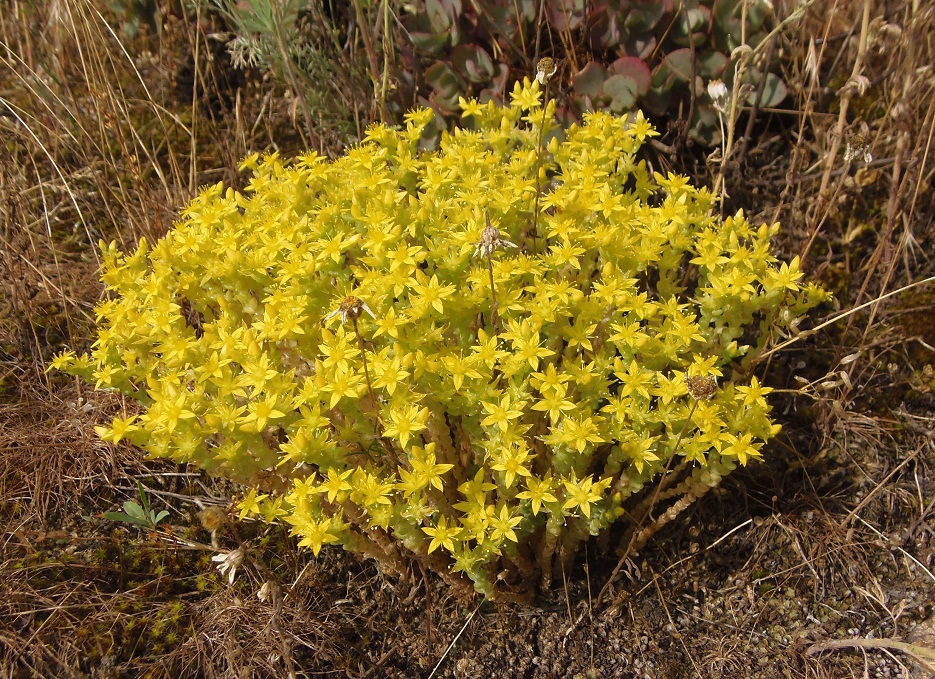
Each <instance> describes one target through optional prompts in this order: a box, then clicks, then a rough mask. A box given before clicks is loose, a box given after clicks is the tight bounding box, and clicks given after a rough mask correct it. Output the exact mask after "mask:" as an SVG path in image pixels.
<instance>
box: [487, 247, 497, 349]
mask: <svg viewBox="0 0 935 679" xmlns="http://www.w3.org/2000/svg"><path fill="white" fill-rule="evenodd" d="M487 273H488V274H490V299H491V302H492V303H491V305H490V326H491V328H493V334H494V335H497V334H498V331H497V289H496V288H495V287H494V284H493V259H492V253H489V252H488V253H487Z"/></svg>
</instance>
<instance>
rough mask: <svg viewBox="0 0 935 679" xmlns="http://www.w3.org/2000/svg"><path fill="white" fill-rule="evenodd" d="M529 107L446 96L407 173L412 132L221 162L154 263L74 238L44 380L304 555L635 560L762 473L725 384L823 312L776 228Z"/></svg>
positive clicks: (488, 590)
mask: <svg viewBox="0 0 935 679" xmlns="http://www.w3.org/2000/svg"><path fill="white" fill-rule="evenodd" d="M542 99H543V97H542V93H541V90H540V85H539V83H537V82H532V83H530V82H528V81H527V82H525V83H524V84H522V85H521V84H517V86H516V87H515V88H514V90H513V93H512V98H511V104H510V105H509V106H508V107H498V106H496V105H494V104H493V103H488V104H480V103H478V102H477V101H473V100H472V101H462V108H463V116H464V118H467V119H470V121H471V126H472V129H458V130H455V131H454V133H453V134H450V135H445V136H443V138H442V140H441V143H440V148H439V149H438V150H437V151H433V152H430V151H426V150H423V149H422V147H421V146H420V138H421V136H422V132H423V128H424V127H425V126H426V125H427V124H428V123H429V122H430V121H431V119H432V116H433V114H432V112H431V111H430V110H418V111H414V112H412V113H410V114H409V115H408V117H407V121H406V125H405V127H404V128H403V129H398V130H397V129H390V128H388V127H386V126H382V125H375V126H373V127H371V128H370V129H369V131H368V134H367V136H366V139H365V141H364V142H363V143H362V144H361V145H360V146H358V147H356V148H353V149H351V150H349V151H348V152H347V153H346V155H344V156H343V157H341V158H339V159H337V160H335V161H333V162H332V161H328V160H326V159H325V158H323V157H321V156H318V155H316V154H315V153H309V154H307V155H305V156H302V157H300V158H298V159H297V160H296V161H295V162H294V163H291V164H287V163H284V162H282V161H281V159H280V158H279V157H277V156H276V155H271V156H266V157H264V158H259V157H258V156H252V157H250V158H248V159H247V160H246V161H244V163H243V168H242V169H249V170H251V171H252V179H251V180H250V183H249V185H248V186H247V188H246V189H245V190H244V191H243V192H237V191H234V190H233V189H230V188H227V189H225V188H224V187H223V186H221V185H220V184H219V185H216V186H211V187H208V188H205V189H204V190H202V191H201V193H200V195H199V196H198V197H197V198H196V199H195V200H194V201H193V202H192V203H191V205H189V206H188V207H187V208H186V209H185V210H184V211H183V212H182V218H181V221H180V222H179V223H178V224H177V225H176V226H175V228H174V229H173V230H172V231H171V232H170V233H168V234H167V235H166V236H165V238H163V239H162V240H160V241H159V242H158V243H156V244H154V245H153V246H150V245H149V244H147V243H146V242H145V241H141V242H140V244H139V247H138V248H137V250H136V251H135V252H133V253H130V254H122V253H120V252H119V251H118V250H117V247H116V245H115V244H114V243H111V244H109V245H104V244H103V243H102V247H103V251H104V259H105V263H104V267H103V274H102V277H103V281H104V283H105V284H106V287H107V291H108V292H109V295H108V296H107V299H105V301H103V302H101V303H100V305H99V306H98V308H97V318H98V322H99V326H100V327H99V332H98V337H97V340H96V341H95V342H94V344H93V348H92V351H91V353H90V354H89V355H83V356H76V355H75V354H74V353H72V352H65V353H64V354H62V355H60V356H59V357H57V359H56V361H55V366H56V367H59V368H64V369H66V370H68V371H70V372H72V373H74V374H78V375H82V376H84V377H86V378H87V379H88V380H90V381H92V382H93V383H94V385H95V387H96V388H98V389H116V390H120V391H121V392H123V393H124V394H127V395H129V396H131V397H133V398H134V399H136V400H137V401H139V402H140V403H141V404H142V412H141V414H140V415H138V416H133V417H128V418H118V419H115V420H114V421H113V423H112V424H111V426H110V427H106V428H100V430H99V433H100V434H101V435H102V436H103V438H104V439H106V440H108V441H112V442H118V441H120V440H122V439H127V440H129V441H131V442H133V443H136V444H138V445H140V446H142V447H144V448H145V449H146V450H148V451H149V452H150V453H151V454H152V455H153V456H157V457H167V458H171V459H172V460H176V461H178V462H191V463H194V464H197V465H199V466H201V467H203V468H204V469H206V470H208V471H209V472H211V473H214V474H221V475H224V476H226V477H230V478H232V479H235V480H238V481H241V482H243V483H246V484H249V486H250V487H251V490H250V491H249V493H248V494H247V495H246V497H245V498H244V499H243V501H242V502H241V503H240V509H241V517H246V516H253V515H255V516H260V517H262V518H264V519H265V520H268V521H276V520H280V521H285V522H287V523H288V524H290V525H291V526H292V530H293V532H294V533H295V534H296V535H297V536H299V537H300V538H301V542H300V544H301V545H302V546H305V547H309V548H311V549H312V550H313V551H314V552H315V554H318V552H319V550H320V549H321V548H322V546H323V545H325V544H329V543H334V544H340V545H342V546H344V547H345V548H347V549H350V550H353V551H355V552H358V553H361V554H364V555H367V556H370V557H373V558H376V559H378V560H379V561H380V562H382V563H383V564H384V565H385V566H387V567H388V568H391V569H396V570H400V571H401V570H402V569H404V568H406V567H407V563H408V560H409V559H413V558H414V559H417V560H419V561H421V562H422V563H423V564H424V565H425V566H427V567H430V568H432V569H434V570H435V571H437V572H438V573H440V574H441V575H442V576H443V577H444V578H446V579H447V580H448V581H449V582H451V583H452V584H455V585H462V586H464V585H470V584H473V586H474V587H475V588H476V589H477V591H479V592H482V593H483V594H485V595H488V596H497V595H504V594H509V593H514V594H515V593H516V592H517V591H518V590H521V589H525V588H526V587H527V585H526V583H530V582H532V583H535V582H536V581H539V582H541V583H543V584H544V585H546V586H547V585H548V583H549V581H550V578H551V573H552V571H553V569H554V567H555V565H556V560H557V559H559V558H563V557H564V558H569V557H570V556H571V555H572V554H574V552H575V550H576V548H577V547H578V546H579V545H580V544H581V543H582V541H584V540H587V539H588V538H589V536H598V535H603V536H604V538H605V540H606V539H607V538H608V537H609V536H610V532H611V529H612V528H613V527H615V526H619V527H620V530H619V532H620V534H621V535H620V538H621V539H623V540H624V541H625V544H630V545H636V546H637V547H638V546H639V545H641V544H642V543H643V542H645V539H646V538H648V536H649V535H650V534H651V533H652V532H653V531H654V530H656V529H657V528H658V527H660V526H661V525H662V524H664V523H665V522H667V521H668V520H670V519H671V518H672V517H674V516H675V515H676V514H677V513H678V512H679V511H681V510H682V509H684V508H685V507H686V506H688V505H689V504H691V502H692V501H694V500H695V499H696V498H698V497H700V496H701V495H702V494H704V493H705V492H706V491H708V490H709V489H710V488H713V487H715V486H717V484H718V483H719V481H720V480H721V478H722V477H723V476H724V475H725V474H727V473H729V472H730V471H732V470H733V469H734V468H735V467H736V466H737V465H738V464H739V465H745V464H747V463H748V462H749V461H750V460H753V459H756V458H759V457H760V455H761V446H762V445H763V443H764V442H765V441H766V440H767V439H769V438H770V437H771V436H773V435H774V434H776V432H777V431H778V429H779V427H778V426H777V425H775V424H774V423H773V422H772V421H771V420H770V417H769V412H770V406H769V404H768V403H767V400H766V396H767V394H768V392H769V391H770V389H768V388H766V387H763V386H762V385H761V384H760V383H759V382H758V381H757V379H756V378H755V377H748V376H747V375H749V368H750V366H751V365H752V364H753V362H754V361H755V360H756V358H757V356H758V355H759V354H760V353H762V351H763V349H764V346H765V345H766V343H767V342H768V341H769V339H770V337H771V336H772V335H773V334H774V333H777V332H782V330H783V329H784V328H790V326H793V325H794V324H795V322H796V321H797V319H798V318H799V316H800V315H801V314H802V313H803V312H805V311H806V310H808V309H809V308H810V307H812V306H814V305H815V304H817V303H818V302H819V301H821V300H822V299H824V298H825V293H824V292H823V291H822V290H821V289H819V288H817V287H815V286H814V285H808V286H802V285H800V283H799V282H798V281H799V279H800V277H801V273H800V272H799V270H798V262H797V261H795V260H793V261H792V262H791V263H788V264H786V263H783V264H780V263H779V262H778V261H777V260H776V258H775V257H774V256H773V255H772V254H770V238H771V236H773V235H774V234H775V233H776V231H777V229H778V225H773V226H766V225H763V226H759V227H754V226H752V225H751V224H749V223H748V222H747V221H746V220H745V219H744V216H743V214H742V213H739V214H737V215H735V216H733V217H730V218H727V219H724V220H721V219H719V218H716V217H713V216H712V207H713V201H714V199H713V197H712V195H711V193H710V192H709V191H707V190H705V189H697V188H694V187H692V186H690V185H689V184H688V182H687V180H686V179H685V178H684V177H679V176H673V175H670V176H662V175H660V174H654V175H650V173H649V171H648V170H647V168H646V165H645V164H644V163H643V162H638V161H637V151H638V150H639V148H640V146H641V144H643V143H644V141H645V140H646V139H647V138H648V137H650V136H651V135H653V134H655V132H654V131H653V130H652V129H651V127H650V126H649V124H648V123H647V121H646V120H645V119H644V118H643V117H642V116H641V115H636V116H635V117H633V118H632V119H631V120H629V121H628V120H626V119H623V118H616V117H612V116H610V115H607V114H604V113H594V114H590V115H589V116H588V117H587V118H586V120H585V121H584V123H583V124H582V125H581V126H573V127H571V128H570V129H568V130H567V131H565V132H563V133H560V132H559V131H558V130H556V129H554V123H553V122H551V121H552V110H553V107H554V103H553V102H547V103H546V110H544V111H543V102H542ZM716 378H722V379H721V381H720V384H718V383H717V382H716V381H715V380H716ZM656 503H658V505H659V506H658V507H657V508H656V509H655V510H654V515H655V516H656V517H658V518H655V519H653V518H651V517H650V516H649V513H650V512H649V510H650V509H651V508H652V506H653V505H654V504H656Z"/></svg>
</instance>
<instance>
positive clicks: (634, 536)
mask: <svg viewBox="0 0 935 679" xmlns="http://www.w3.org/2000/svg"><path fill="white" fill-rule="evenodd" d="M697 407H698V401H697V400H693V401H692V407H691V410H689V411H688V417H687V418H686V419H685V423H684V424H683V425H682V429H681V431H679V435H678V437H677V438H676V439H675V447H674V448H673V449H672V455H670V456H669V459H668V461H667V462H666V466H665V469H663V471H662V478H665V476H666V474H668V473H669V465H671V464H672V460H673V459H675V454H676V453H677V452H678V450H679V444H680V443H681V442H682V437H683V436H684V435H685V432H686V431H687V430H688V425H689V424H690V423H691V421H692V415H694V414H695V409H696V408H697ZM661 489H662V479H660V481H659V483H657V484H656V489H655V492H654V493H653V496H652V499H651V500H650V501H649V507H647V508H646V513H645V514H644V515H643V516H641V517H640V520H639V523H638V524H637V526H636V527H634V529H633V534H632V535H631V536H630V542H629V543H628V544H627V548H626V549H625V550H624V552H623V554H622V555H621V556H620V560H619V561H618V562H617V565H616V566H615V567H614V570H613V572H611V574H610V577H609V578H607V582H605V583H604V586H603V587H601V591H600V592H598V594H597V599H595V600H594V605H595V606H598V605H600V603H601V599H603V598H604V595H605V594H606V593H607V590H608V589H610V585H611V584H612V583H613V581H614V579H615V578H616V577H617V574H618V573H619V572H620V569H621V568H623V564H624V563H625V562H626V560H627V559H628V558H630V553H631V552H632V551H633V547H634V545H636V539H637V537H638V536H639V535H640V533H641V532H642V531H640V528H641V527H642V524H643V520H644V519H645V518H647V517H648V516H649V513H650V512H651V511H652V510H653V505H655V504H656V500H658V499H659V491H660V490H661Z"/></svg>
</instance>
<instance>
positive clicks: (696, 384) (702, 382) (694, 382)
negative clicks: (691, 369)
mask: <svg viewBox="0 0 935 679" xmlns="http://www.w3.org/2000/svg"><path fill="white" fill-rule="evenodd" d="M685 386H686V387H687V388H688V394H689V396H691V397H692V398H693V399H695V400H696V401H710V400H711V399H712V398H714V395H715V394H716V393H717V377H715V376H714V375H694V376H692V377H686V378H685Z"/></svg>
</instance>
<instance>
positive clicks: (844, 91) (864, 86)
mask: <svg viewBox="0 0 935 679" xmlns="http://www.w3.org/2000/svg"><path fill="white" fill-rule="evenodd" d="M869 88H870V78H868V77H867V76H865V75H856V76H853V77H852V78H851V79H850V80H848V81H847V82H846V83H844V87H842V88H841V92H840V96H841V98H842V99H843V98H844V97H847V98H848V99H852V98H853V97H862V96H864V93H866V91H867V90H868V89H869Z"/></svg>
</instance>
